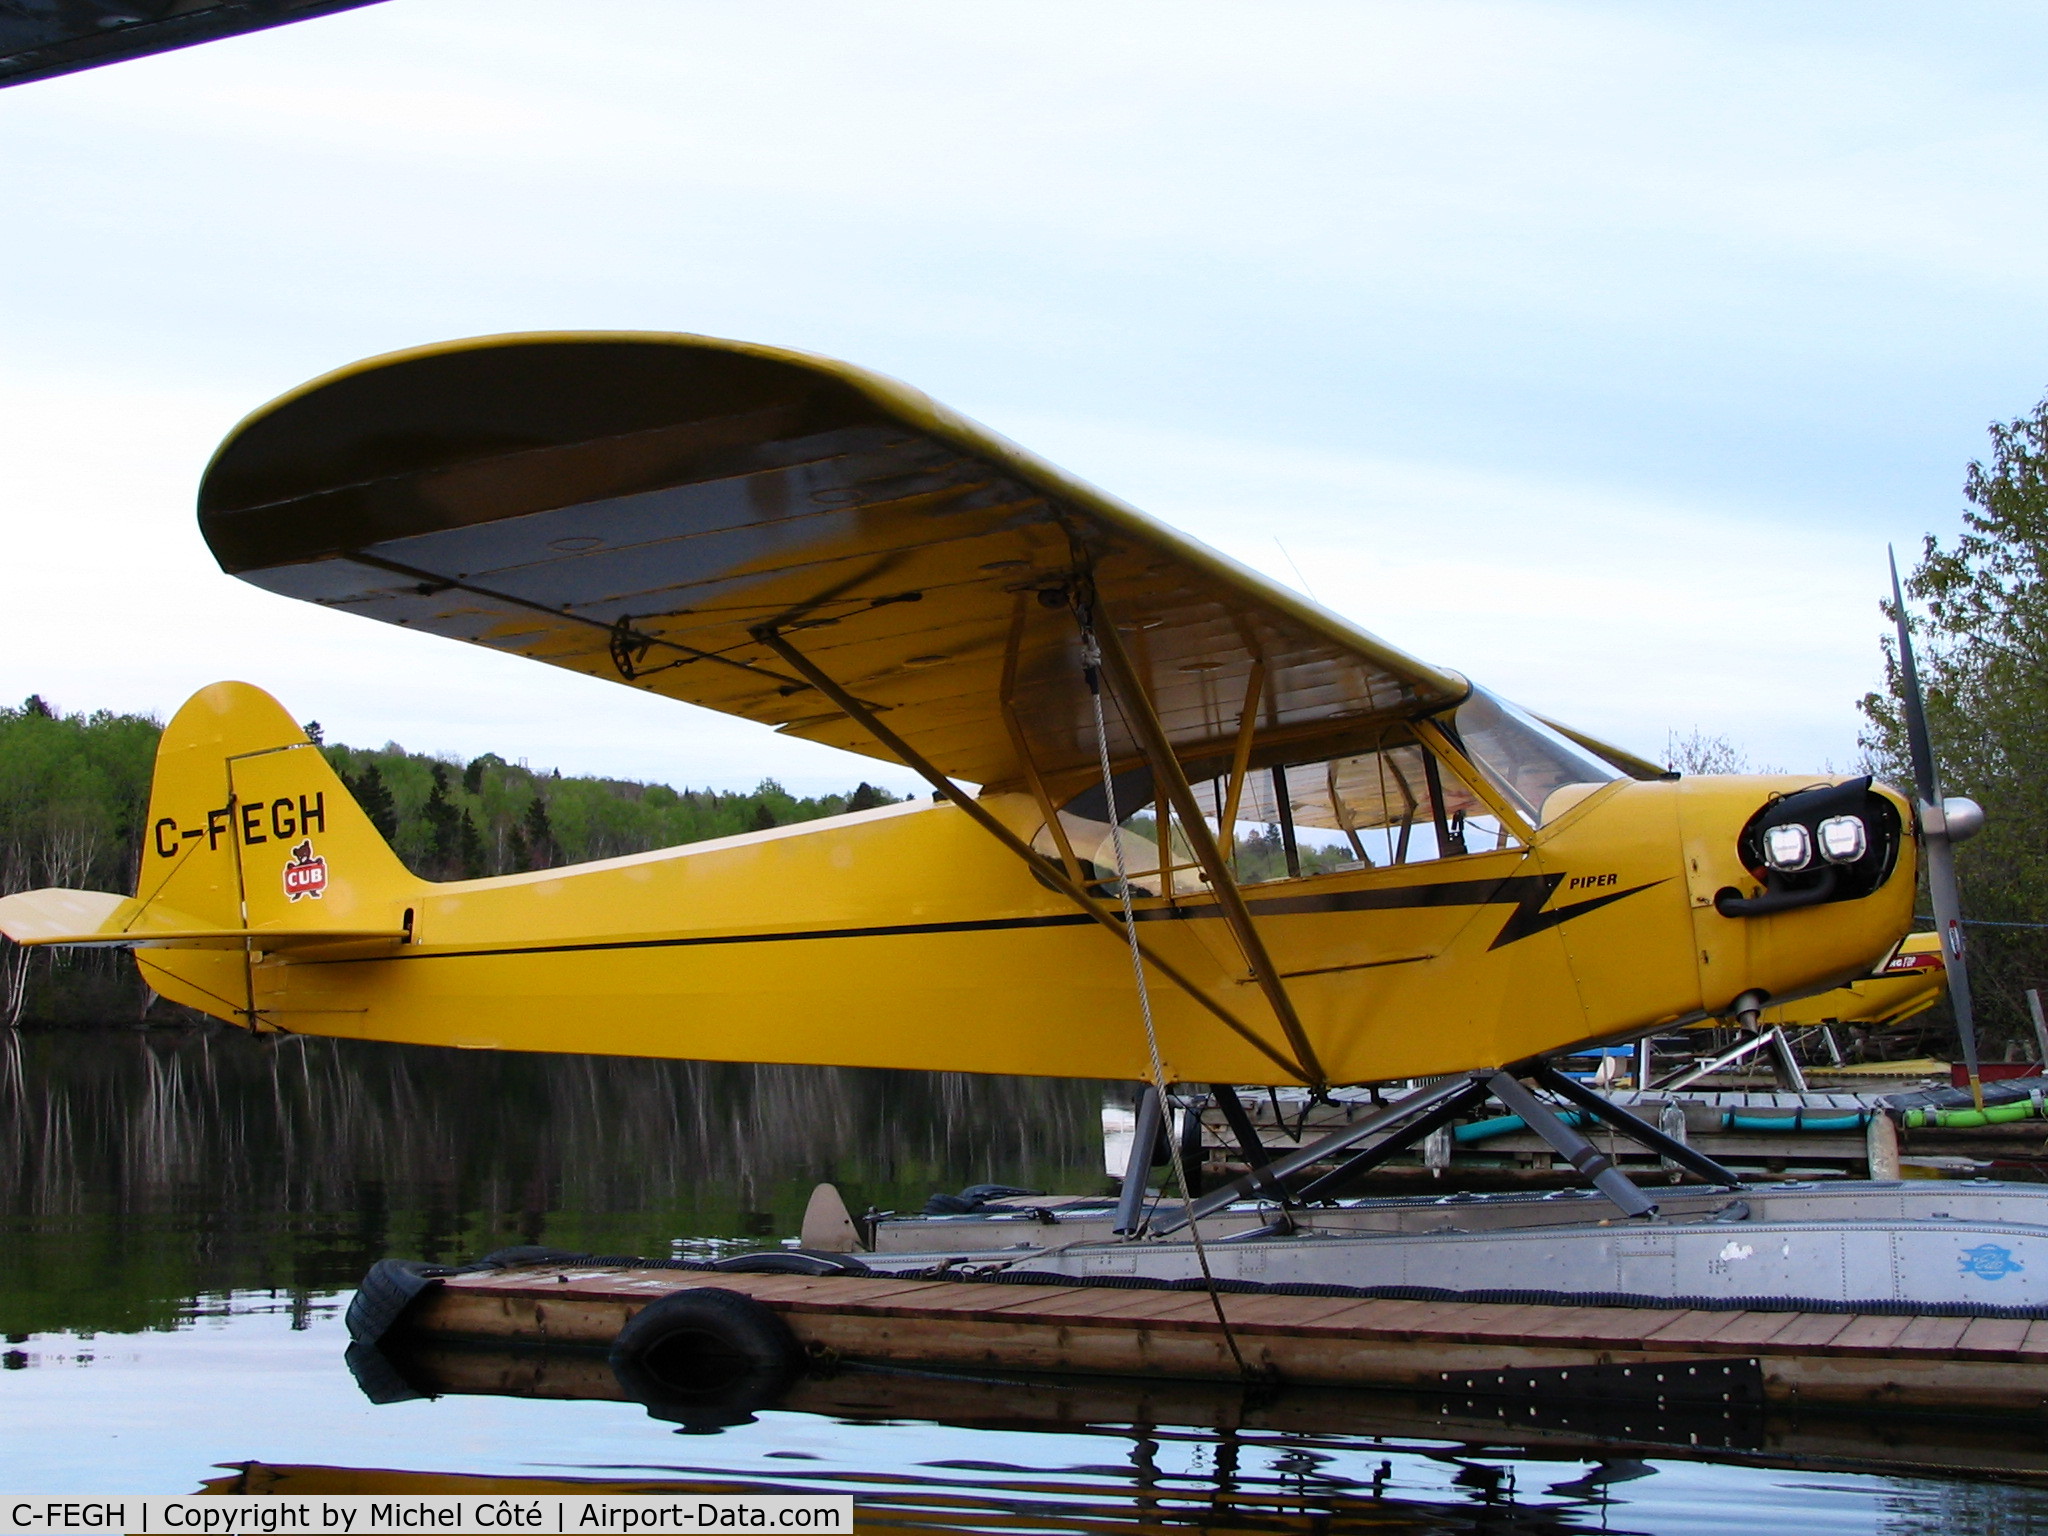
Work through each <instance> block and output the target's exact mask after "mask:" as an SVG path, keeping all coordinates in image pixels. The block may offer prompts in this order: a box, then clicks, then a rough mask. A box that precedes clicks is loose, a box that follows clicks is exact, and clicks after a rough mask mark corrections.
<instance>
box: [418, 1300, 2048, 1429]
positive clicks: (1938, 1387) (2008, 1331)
mask: <svg viewBox="0 0 2048 1536" xmlns="http://www.w3.org/2000/svg"><path fill="white" fill-rule="evenodd" d="M698 1286H715V1287H717V1288H720V1289H723V1290H729V1291H739V1292H742V1293H744V1294H746V1295H749V1296H752V1297H753V1298H755V1299H756V1300H758V1301H760V1302H761V1303H763V1304H764V1305H766V1306H768V1307H769V1308H771V1309H773V1310H774V1311H775V1312H777V1313H779V1314H780V1315H781V1316H782V1318H783V1320H784V1321H785V1322H787V1323H788V1325H789V1327H790V1329H791V1331H792V1332H793V1333H794V1334H795V1335H796V1337H797V1339H798V1341H799V1342H800V1343H801V1344H802V1345H803V1346H804V1347H805V1349H806V1350H807V1351H808V1352H809V1353H810V1354H811V1356H812V1357H813V1358H814V1359H816V1360H817V1361H819V1362H821V1363H824V1364H827V1365H829V1364H830V1363H831V1362H833V1361H835V1360H846V1361H859V1362H870V1363H886V1364H891V1365H897V1366H913V1367H922V1368H926V1369H951V1370H975V1371H991V1370H996V1371H1045V1372H1063V1373H1093V1374H1101V1375H1111V1376H1127V1377H1155V1378H1174V1379H1180V1380H1190V1381H1235V1380H1238V1379H1239V1377H1238V1372H1237V1369H1236V1367H1235V1365H1234V1364H1233V1362H1232V1359H1231V1355H1230V1351H1229V1347H1228V1344H1227V1343H1226V1341H1225V1339H1224V1336H1223V1330H1222V1328H1221V1327H1220V1326H1219V1324H1218V1322H1217V1319H1216V1315H1215V1311H1214V1308H1213V1307H1212V1305H1211V1301H1210V1298H1209V1297H1208V1296H1207V1295H1205V1294H1203V1293H1201V1292H1194V1291H1167V1290H1136V1289H1122V1288H1111V1287H1096V1286H1036V1285H1031V1286H1025V1285H994V1284H986V1283H962V1282H955V1281H944V1280H903V1279H894V1278H885V1277H880V1276H876V1277H865V1276H859V1277H856V1276H841V1275H832V1276H820V1277H815V1278H813V1277H807V1276H794V1275H761V1274H736V1273H720V1274H714V1273H707V1272H701V1271H681V1270H660V1269H612V1268H596V1267H590V1266H569V1267H534V1268H521V1269H510V1270H501V1271H496V1272H491V1273H477V1274H460V1275H455V1276H452V1277H450V1278H448V1279H446V1280H445V1281H443V1282H442V1283H441V1284H440V1285H439V1286H437V1287H435V1288H434V1289H432V1290H430V1291H428V1292H427V1293H426V1294H424V1295H422V1296H421V1297H420V1298H419V1300H418V1301H417V1302H416V1303H415V1304H414V1305H413V1307H412V1309H411V1310H410V1312H409V1313H408V1314H407V1316H406V1319H405V1323H406V1327H407V1328H408V1329H409V1330H411V1331H412V1332H413V1333H414V1334H416V1335H419V1336H424V1337H427V1338H437V1337H438V1338H445V1339H468V1340H477V1341H490V1342H495V1343H514V1342H520V1343H529V1344H566V1345H584V1346H589V1345H598V1346H603V1345H607V1344H609V1343H610V1342H611V1341H612V1339H614V1338H615V1337H616V1336H617V1335H618V1333H619V1330H620V1329H621V1328H622V1327H623V1326H624V1325H625V1323H626V1321H627V1320H628V1319H629V1318H630V1317H632V1316H633V1315H634V1314H635V1313H636V1312H638V1311H639V1310H640V1309H641V1308H642V1307H644V1306H646V1305H648V1303H650V1302H652V1301H654V1300H656V1299H658V1298H660V1297H662V1296H665V1295H668V1294H670V1293H671V1292H674V1291H680V1290H685V1289H689V1288H692V1287H698ZM1222 1305H1223V1309H1224V1315H1225V1316H1226V1317H1227V1318H1228V1319H1229V1322H1230V1327H1231V1331H1232V1333H1233V1334H1234V1335H1235V1338H1236V1341H1237V1344H1238V1347H1239V1349H1240V1350H1241V1351H1242V1353H1243V1355H1244V1358H1245V1359H1246V1361H1247V1362H1248V1363H1249V1364H1250V1365H1251V1366H1252V1367H1253V1369H1254V1370H1255V1371H1257V1372H1258V1373H1259V1374H1260V1375H1261V1376H1262V1377H1263V1378H1265V1379H1268V1380H1271V1381H1274V1382H1279V1383H1287V1384H1298V1385H1304V1386H1307V1385H1314V1386H1377V1387H1391V1388H1400V1389H1406V1390H1411V1391H1432V1392H1468V1391H1484V1390H1486V1383H1487V1381H1488V1380H1489V1379H1494V1380H1498V1381H1499V1382H1500V1383H1501V1384H1502V1385H1503V1388H1504V1389H1511V1388H1513V1387H1514V1386H1517V1385H1518V1386H1519V1387H1520V1388H1521V1389H1522V1390H1529V1389H1530V1388H1531V1386H1532V1382H1531V1381H1530V1379H1529V1378H1528V1376H1527V1373H1532V1372H1533V1373H1538V1377H1539V1378H1540V1377H1541V1376H1542V1375H1544V1374H1546V1373H1555V1372H1568V1373H1575V1379H1576V1380H1577V1381H1578V1382H1579V1383H1580V1384H1581V1385H1580V1387H1579V1388H1577V1389H1584V1388H1585V1387H1594V1388H1596V1389H1597V1379H1605V1380H1609V1381H1610V1382H1611V1384H1612V1385H1613V1386H1614V1387H1615V1389H1616V1390H1622V1391H1628V1390H1631V1386H1630V1383H1631V1381H1632V1379H1633V1372H1634V1371H1635V1370H1636V1369H1637V1368H1642V1369H1644V1370H1647V1371H1649V1372H1651V1373H1652V1374H1653V1375H1654V1376H1655V1378H1656V1379H1658V1380H1670V1381H1673V1382H1674V1383H1679V1386H1677V1387H1674V1391H1679V1390H1682V1383H1683V1377H1684V1376H1685V1375H1686V1374H1688V1373H1690V1374H1693V1375H1696V1376H1711V1375H1714V1374H1715V1373H1717V1372H1722V1371H1727V1370H1729V1369H1731V1368H1733V1367H1735V1366H1736V1365H1738V1364H1743V1363H1746V1362H1754V1369H1753V1370H1751V1371H1750V1372H1749V1375H1750V1376H1751V1378H1752V1379H1754V1380H1755V1381H1757V1382H1758V1383H1759V1385H1760V1390H1761V1393H1762V1396H1763V1397H1764V1399H1765V1400H1767V1401H1770V1402H1774V1403H1781V1404H1799V1403H1812V1404H1815V1405H1820V1404H1837V1405H1859V1406H1871V1407H1880V1406H1882V1407H1919V1408H1930V1409H1947V1410H1960V1409H1986V1408H1992V1409H2025V1410H2028V1411H2030V1412H2033V1411H2038V1410H2040V1409H2042V1408H2044V1407H2048V1321H2034V1320H2028V1319H2009V1318H1969V1317H1943V1316H1886V1315H1854V1314H1845V1313H1811V1312H1745V1311H1727V1312H1721V1311H1714V1312H1705V1311H1688V1310H1677V1309H1672V1310H1665V1309H1657V1308H1633V1307H1561V1306H1511V1305H1475V1304H1465V1303H1457V1302H1440V1301H1379V1300H1359V1299H1356V1298H1344V1297H1327V1298H1326V1297H1308V1296H1288V1295H1247V1294H1230V1295H1225V1296H1224V1297H1223V1298H1222ZM1616 1368H1622V1374H1619V1375H1617V1374H1616V1373H1615V1372H1616ZM1745 1368H1746V1367H1745ZM1511 1377H1513V1378H1517V1380H1516V1381H1514V1382H1510V1380H1509V1378H1511ZM1596 1378H1597V1379H1596ZM1533 1385H1534V1386H1535V1388H1536V1389H1537V1390H1541V1389H1542V1385H1543V1384H1542V1382H1541V1380H1540V1379H1538V1380H1536V1381H1535V1382H1534V1383H1533Z"/></svg>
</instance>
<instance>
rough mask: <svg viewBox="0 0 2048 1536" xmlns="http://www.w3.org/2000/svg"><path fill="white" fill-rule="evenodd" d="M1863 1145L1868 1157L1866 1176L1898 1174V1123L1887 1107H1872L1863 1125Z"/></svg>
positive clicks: (1885, 1177)
mask: <svg viewBox="0 0 2048 1536" xmlns="http://www.w3.org/2000/svg"><path fill="white" fill-rule="evenodd" d="M1863 1146H1864V1149H1865V1152H1866V1154H1867V1156H1868V1157H1869V1159H1870V1171H1869V1174H1868V1177H1870V1178H1873V1179H1896V1178H1897V1177H1898V1176H1899V1123H1898V1121H1896V1120H1894V1119H1893V1118H1892V1112H1891V1111H1890V1110H1888V1109H1881V1108H1880V1109H1873V1110H1872V1111H1871V1112H1870V1124H1869V1125H1868V1126H1866V1127H1864V1131H1863Z"/></svg>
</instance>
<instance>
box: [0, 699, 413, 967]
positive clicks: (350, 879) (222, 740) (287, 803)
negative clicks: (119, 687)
mask: <svg viewBox="0 0 2048 1536" xmlns="http://www.w3.org/2000/svg"><path fill="white" fill-rule="evenodd" d="M420 886H421V882H420V881H419V880H418V879H417V878H416V877H414V876H413V875H412V874H410V873H409V872H407V870H406V868H405V866H404V865H402V864H400V863H399V862H398V856H397V855H396V854H394V853H393V852H392V851H391V848H390V846H389V845H388V844H387V843H385V841H384V839H383V838H382V837H381V836H379V835H378V833H377V829H376V828H375V827H373V826H372V825H371V824H370V819H369V817H368V816H366V815H364V814H363V810H362V807H361V806H359V805H357V804H356V801H355V797H354V796H353V795H351V794H350V793H349V791H348V787H347V786H346V785H345V784H343V783H342V782H341V779H340V778H339V777H338V776H337V775H336V773H335V772H334V770H333V769H332V768H330V767H329V766H328V764H327V760H326V758H325V757H323V756H322V755H321V753H320V749H319V748H318V747H316V746H314V745H313V743H312V742H311V741H309V740H308V739H307V737H306V733H305V732H304V731H302V730H300V729H299V727H298V726H297V725H296V724H295V723H294V722H293V720H292V718H291V716H290V715H288V714H286V713H285V711H284V709H283V707H282V706H281V705H280V704H279V703H278V702H277V700H275V699H273V698H272V697H271V696H270V695H269V694H267V693H265V692H264V691H263V690H262V689H260V688H252V687H250V686H249V685H248V684H247V683H215V684H214V685H213V686H212V687H210V688H202V689H201V690H200V691H199V692H198V693H196V694H194V695H193V696H192V698H191V699H189V700H188V701H187V702H186V704H185V707H184V708H183V709H180V710H179V711H178V713H177V714H176V715H174V716H173V717H172V719H171V723H170V724H169V725H167V726H165V727H164V733H163V738H162V740H161V741H159V743H158V744H157V754H156V776H155V779H154V781H153V782H152V783H151V785H150V793H149V819H148V821H147V823H146V824H145V826H144V829H143V840H142V866H141V872H140V876H139V878H138V879H137V882H136V890H135V895H134V896H133V897H132V898H126V899H124V898H121V897H117V896H110V895H104V894H101V893H98V892H89V891H26V892H23V893H22V894H20V895H17V896H9V897H7V898H6V899H5V900H0V932H5V933H6V934H7V935H8V936H9V937H10V938H13V939H16V940H17V941H19V942H21V943H24V944H149V945H151V946H153V947H157V946H162V947H172V948H192V947H196V948H223V949H236V950H247V949H249V948H258V949H265V950H272V949H287V948H292V947H296V946H300V945H304V944H309V943H333V942H337V941H343V940H366V941H368V940H376V939H387V940H395V939H398V938H402V937H403V936H404V935H405V933H406V931H407V929H408V926H409V925H408V922H407V912H408V908H409V907H410V905H411V904H412V903H413V902H414V901H415V900H416V899H417V893H418V892H419V890H420Z"/></svg>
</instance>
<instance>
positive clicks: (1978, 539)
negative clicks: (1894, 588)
mask: <svg viewBox="0 0 2048 1536" xmlns="http://www.w3.org/2000/svg"><path fill="white" fill-rule="evenodd" d="M1990 437H1991V452H1990V454H1989V455H1988V456H1987V457H1986V458H1984V459H1980V460H1977V461H1975V462H1973V463H1972V464H1971V465H1970V466H1969V469H1968V471H1967V472H1966V473H1965V476H1964V481H1963V495H1964V497H1965V499H1966V501H1967V503H1968V505H1967V508H1966V510H1965V511H1964V513H1963V531H1962V533H1961V534H1960V535H1959V536H1957V537H1955V538H1953V539H1950V540H1947V541H1944V540H1942V539H1940V538H1938V537H1935V536H1933V535H1929V536H1928V537H1927V538H1926V540H1925V541H1924V542H1923V544H1922V546H1921V549H1920V555H1919V559H1918V561H1917V563H1915V565H1914V566H1913V570H1912V574H1911V575H1909V576H1908V577H1907V578H1906V580H1905V583H1904V585H1905V590H1906V595H1907V600H1908V601H1907V620H1908V624H1909V626H1910V628H1911V631H1912V633H1913V637H1914V638H1913V649H1914V653H1915V655H1916V657H1917V658H1918V660H1919V664H1920V680H1921V685H1922V688H1923V689H1924V691H1925V693H1926V697H1927V719H1928V727H1929V734H1930V735H1931V736H1932V737H1933V738H1934V750H1935V757H1936V760H1937V767H1938V771H1939V773H1940V777H1941V783H1942V791H1943V793H1944V794H1947V795H1968V796H1969V797H1970V798H1971V799H1973V800H1976V801H1977V802H1978V803H1979V804H1981V805H1982V806H1983V807H1984V812H1985V818H1986V819H1985V825H1984V830H1983V831H1982V832H1980V833H1979V834H1978V835H1977V836H1976V837H1975V838H1973V839H1971V840H1970V841H1969V842H1967V843H1963V844H1961V845H1959V846H1958V847H1957V849H1956V875H1957V882H1958V884H1959V885H1960V886H1961V888H1962V898H1963V913H1964V917H1965V922H1966V927H1965V932H1966V934H1967V936H1968V939H1967V948H1968V955H1969V961H1970V980H1971V987H1972V991H1973V993H1974V996H1975V998H1976V1002H1977V1012H1978V1015H1979V1020H1978V1022H1979V1028H1980V1030H1981V1031H1982V1032H1983V1033H1984V1035H1985V1037H1986V1041H1987V1044H1988V1046H1989V1047H1990V1049H1991V1050H1992V1051H1993V1053H2000V1048H2001V1047H2011V1048H2015V1049H2020V1050H2028V1048H2029V1047H2030V1045H2031V1042H2032V1040H2033V1025H2032V1022H2031V1020H2030V1018H2029V1016H2028V1010H2027V1002H2026V993H2027V990H2028V989H2029V988H2037V989H2038V988H2044V987H2048V399H2044V400H2042V401H2041V403H2040V404H2038V405H2037V406H2035V407H2034V409H2033V411H2032V412H2031V413H2030V414H2028V415H2025V416H2020V417H2017V418H2015V419H2013V420H2011V421H2004V422H1994V423H1993V424H1992V426H1991V428H1990ZM1884 611H1885V614H1886V617H1887V618H1890V617H1891V615H1892V608H1891V604H1890V603H1889V602H1886V603H1885V604H1884ZM1884 667H1885V687H1884V688H1883V689H1882V690H1880V691H1875V692H1872V693H1870V694H1868V695H1866V696H1865V698H1864V699H1863V703H1862V708H1863V714H1864V718H1865V720H1866V721H1867V727H1866V730H1865V732H1864V736H1863V748H1864V751H1865V753H1866V755H1867V758H1868V762H1869V765H1870V767H1871V768H1872V769H1873V771H1875V772H1876V773H1877V774H1879V776H1880V777H1883V778H1885V779H1888V780H1889V781H1890V782H1892V783H1894V784H1897V785H1900V786H1902V787H1903V786H1905V785H1908V784H1910V783H1911V782H1912V771H1911V769H1910V767H1909V766H1908V755H1907V750H1906V731H1905V722H1904V718H1903V716H1902V714H1901V713H1900V686H1899V664H1898V655H1897V647H1896V646H1895V645H1894V643H1893V642H1892V641H1891V640H1890V639H1889V638H1887V639H1886V640H1885V642H1884ZM1921 901H1922V905H1921V906H1920V909H1919V910H1920V911H1921V912H1922V913H1926V912H1928V911H1930V910H1931V909H1930V908H1929V907H1928V906H1927V905H1926V904H1925V903H1926V896H1925V894H1924V890H1923V894H1922V897H1921ZM1943 1017H1944V1018H1945V1017H1946V1011H1945V1008H1944V1014H1943ZM1949 1023H1950V1027H1952V1023H1953V1021H1949ZM2029 1053H2030V1051H2029Z"/></svg>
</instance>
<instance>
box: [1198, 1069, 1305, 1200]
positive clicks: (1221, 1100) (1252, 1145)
mask: <svg viewBox="0 0 2048 1536" xmlns="http://www.w3.org/2000/svg"><path fill="white" fill-rule="evenodd" d="M1209 1089H1210V1091H1211V1092H1212V1093H1214V1094H1215V1095H1216V1107H1217V1108H1218V1109H1220V1110H1221V1111H1223V1121H1224V1123H1225V1124H1226V1125H1228V1126H1229V1127H1230V1134H1231V1135H1232V1136H1233V1137H1234V1138H1236V1141H1237V1145H1238V1148H1239V1149H1240V1150H1241V1151H1242V1152H1243V1153H1244V1158H1245V1161H1246V1162H1247V1163H1250V1164H1251V1169H1252V1179H1253V1187H1254V1188H1262V1189H1264V1190H1265V1192H1266V1193H1267V1194H1269V1195H1271V1196H1272V1197H1273V1198H1274V1199H1275V1200H1278V1201H1279V1202H1280V1204H1281V1205H1282V1206H1283V1207H1285V1206H1291V1205H1293V1204H1294V1202H1293V1200H1292V1199H1290V1198H1289V1197H1288V1194H1287V1187H1286V1186H1285V1185H1284V1184H1281V1183H1280V1182H1279V1181H1278V1180H1277V1179H1273V1178H1271V1177H1269V1176H1267V1175H1266V1167H1267V1165H1268V1164H1269V1163H1271V1162H1272V1161H1273V1154H1272V1153H1270V1152H1268V1151H1267V1150H1266V1144H1265V1143H1264V1142H1263V1141H1261V1140H1260V1139H1259V1133H1258V1131H1257V1129H1255V1128H1254V1127H1253V1125H1252V1121H1251V1116H1249V1115H1247V1114H1246V1113H1245V1112H1244V1101H1243V1100H1242V1099H1240V1098H1239V1097H1238V1096H1237V1090H1236V1089H1235V1088H1233V1087H1232V1086H1231V1085H1230V1084H1229V1083H1211V1084H1210V1085H1209Z"/></svg>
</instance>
